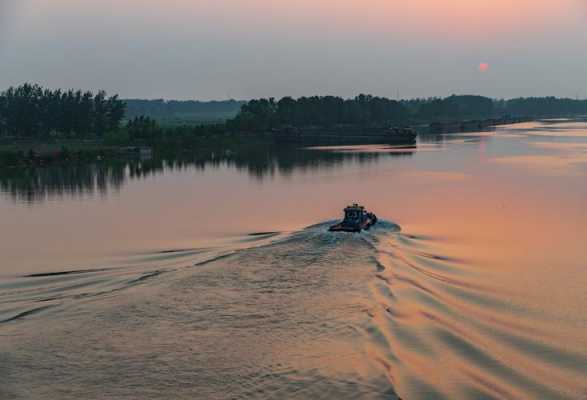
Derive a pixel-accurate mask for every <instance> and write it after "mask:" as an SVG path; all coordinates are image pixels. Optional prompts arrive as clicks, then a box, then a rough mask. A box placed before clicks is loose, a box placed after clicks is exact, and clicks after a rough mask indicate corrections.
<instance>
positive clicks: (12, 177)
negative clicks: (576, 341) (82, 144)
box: [0, 145, 415, 203]
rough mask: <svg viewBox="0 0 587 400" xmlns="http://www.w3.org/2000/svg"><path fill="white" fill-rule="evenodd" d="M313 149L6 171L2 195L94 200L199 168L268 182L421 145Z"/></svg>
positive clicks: (240, 150)
mask: <svg viewBox="0 0 587 400" xmlns="http://www.w3.org/2000/svg"><path fill="white" fill-rule="evenodd" d="M311 150H312V149H311V148H308V149H303V148H284V147H274V146H267V145H258V146H241V147H235V148H233V149H228V150H227V149H223V150H200V151H194V152H193V153H191V154H188V155H182V156H180V157H178V156H177V155H176V156H175V157H174V158H156V159H151V160H126V161H118V162H108V163H106V162H103V163H99V164H81V165H74V166H67V165H66V166H53V167H49V168H31V169H24V170H21V169H18V170H17V169H9V170H5V171H0V193H4V194H9V195H10V196H11V197H13V198H14V199H15V200H16V201H18V202H26V203H34V202H39V201H44V200H47V199H54V198H56V199H59V198H63V197H64V196H74V197H91V196H93V195H95V194H100V195H103V196H104V195H107V194H108V193H109V192H110V191H113V192H116V191H118V190H120V188H121V187H122V185H124V184H125V182H126V181H128V180H134V179H141V178H145V177H148V176H152V175H156V174H163V173H165V172H173V171H174V170H182V169H188V168H193V169H197V170H205V169H207V168H220V167H234V168H236V169H237V170H239V171H247V172H248V173H249V174H250V175H251V176H253V177H255V178H258V179H264V178H266V177H268V176H272V175H274V174H275V173H279V174H280V175H291V174H294V173H296V172H298V171H308V170H309V171H311V170H314V169H323V168H337V167H340V166H342V165H343V164H345V163H357V164H359V165H364V164H369V163H375V162H377V161H378V160H379V159H381V158H385V157H408V156H410V155H412V154H413V152H414V150H415V147H405V146H387V145H368V146H362V147H361V149H360V151H353V152H346V151H311Z"/></svg>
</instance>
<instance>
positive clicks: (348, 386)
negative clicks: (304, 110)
mask: <svg viewBox="0 0 587 400" xmlns="http://www.w3.org/2000/svg"><path fill="white" fill-rule="evenodd" d="M586 174H587V123H585V122H583V121H566V120H559V121H543V122H536V123H527V124H519V125H512V126H506V127H501V128H498V129H497V130H496V131H493V132H480V133H467V134H454V135H440V136H430V137H422V138H420V140H419V143H418V144H417V146H412V147H390V146H386V145H368V146H338V147H318V148H306V149H293V148H287V149H285V148H272V147H266V146H264V147H249V148H241V149H230V150H227V151H222V152H203V151H202V152H198V153H197V154H193V155H188V156H184V157H182V158H180V159H175V160H143V161H141V160H136V161H132V162H120V163H117V164H108V165H104V164H97V165H85V166H78V167H75V168H71V167H68V168H66V167H56V168H51V169H44V170H30V171H2V172H1V173H0V220H1V221H2V225H1V226H2V229H0V254H2V259H1V260H2V263H1V265H0V398H10V399H13V398H16V399H21V398H22V399H30V398H34V399H37V398H63V399H78V398H117V399H124V398H128V399H133V398H144V399H163V398H186V399H188V398H189V399H193V398H202V399H237V398H258V399H277V398H279V399H281V398H292V399H307V398H349V399H354V398H366V399H370V398H377V399H379V398H381V399H383V398H385V399H394V398H399V397H401V398H402V399H443V398H444V399H455V398H458V399H537V398H544V399H581V398H583V397H585V396H587V383H586V380H585V376H587V351H586V349H587V334H585V332H587V308H586V306H585V304H587V295H586V293H587V291H586V290H585V288H586V287H587V271H586V264H585V263H586V260H587V248H586V246H585V237H587V207H586V205H587V204H586V201H585V199H586V198H587V186H586V185H585V179H586V176H587V175H586ZM353 201H359V202H361V203H363V204H364V205H366V206H367V207H368V208H369V209H370V210H372V211H374V212H376V213H377V215H378V216H379V218H380V219H382V220H383V222H382V223H381V224H379V225H378V226H377V227H376V228H375V229H373V230H371V231H369V232H367V233H362V234H352V235H347V234H332V233H329V232H327V228H328V225H329V223H331V222H333V220H334V219H336V218H337V217H339V216H340V213H341V209H342V208H343V207H344V206H345V205H346V204H347V203H350V202H353Z"/></svg>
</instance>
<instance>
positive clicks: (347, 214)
mask: <svg viewBox="0 0 587 400" xmlns="http://www.w3.org/2000/svg"><path fill="white" fill-rule="evenodd" d="M364 218H365V207H363V206H360V205H358V204H357V203H355V204H353V205H351V206H348V207H347V208H345V209H344V222H345V223H353V224H356V223H359V222H361V221H362V220H363V219H364Z"/></svg>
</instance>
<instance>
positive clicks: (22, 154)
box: [0, 83, 587, 167]
mask: <svg viewBox="0 0 587 400" xmlns="http://www.w3.org/2000/svg"><path fill="white" fill-rule="evenodd" d="M198 112H200V113H201V114H200V115H214V116H216V117H218V118H217V119H213V118H212V119H211V120H210V121H207V122H208V123H196V122H192V123H189V121H190V118H187V119H186V121H188V122H185V123H179V124H177V123H174V124H166V123H165V121H169V119H170V116H173V115H182V113H183V115H195V114H197V113H198ZM190 113H191V114H190ZM581 114H587V100H573V99H559V98H554V97H544V98H518V99H512V100H493V99H490V98H487V97H482V96H456V95H453V96H450V97H447V98H443V99H441V98H429V99H413V100H402V101H396V100H391V99H387V98H383V97H376V96H370V95H364V94H361V95H359V96H356V97H355V98H352V99H343V98H340V97H335V96H313V97H301V98H299V99H294V98H292V97H284V98H282V99H281V100H278V101H276V100H275V99H273V98H269V99H257V100H251V101H249V102H237V101H226V102H209V103H205V102H189V101H188V102H179V101H172V102H165V101H163V100H155V101H147V100H126V101H125V100H122V99H120V98H119V97H118V96H117V95H114V96H108V95H107V94H106V93H105V92H104V91H100V92H98V93H95V94H94V93H92V92H90V91H81V90H61V89H57V90H50V89H45V88H43V87H41V86H39V85H35V84H28V83H27V84H24V85H21V86H19V87H15V88H14V87H11V88H9V89H7V90H5V91H3V92H1V93H0V167H1V166H15V165H22V164H42V163H48V162H55V161H59V162H70V161H74V160H78V161H86V160H96V159H103V158H107V157H118V156H120V154H127V153H129V152H130V153H132V151H133V149H137V148H138V147H140V146H148V147H150V148H155V149H156V150H157V151H158V152H169V153H172V152H174V151H177V150H178V149H183V150H185V149H190V148H194V147H224V148H225V147H227V146H231V145H239V144H243V143H247V144H251V143H256V142H268V141H271V140H272V133H273V132H275V131H276V130H279V129H283V128H284V127H295V128H305V127H313V128H316V127H318V128H321V127H324V128H328V127H338V128H340V129H344V128H345V127H348V128H349V129H351V128H357V127H359V128H384V127H391V126H398V125H401V126H414V125H422V124H430V123H432V122H438V121H442V122H451V121H463V120H468V119H489V118H496V117H503V116H506V115H508V116H532V117H535V118H543V117H561V116H576V115H581ZM192 121H193V119H192ZM200 122H202V120H200Z"/></svg>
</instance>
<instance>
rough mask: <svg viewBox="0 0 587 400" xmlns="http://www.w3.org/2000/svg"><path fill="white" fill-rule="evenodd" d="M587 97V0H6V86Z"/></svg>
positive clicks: (218, 95) (0, 59) (2, 62)
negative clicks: (37, 85) (30, 83)
mask: <svg viewBox="0 0 587 400" xmlns="http://www.w3.org/2000/svg"><path fill="white" fill-rule="evenodd" d="M23 82H35V83H39V84H41V85H43V86H47V87H51V88H83V89H91V90H98V89H104V90H106V91H107V92H108V93H112V94H114V93H117V94H120V95H121V96H122V97H124V98H167V99H200V100H209V99H226V98H236V99H251V98H257V97H277V98H279V97H282V96H286V95H291V96H294V97H298V96H310V95H326V94H329V95H338V96H343V97H352V96H355V95H356V94H359V93H369V94H373V95H379V96H386V97H391V98H396V97H398V96H399V97H401V98H414V97H431V96H448V95H451V94H481V95H486V96H491V97H496V98H511V97H517V96H544V95H555V96H565V97H573V98H574V97H577V96H579V97H581V98H587V0H410V1H407V0H295V1H285V0H100V1H96V0H0V89H4V88H6V87H9V86H12V85H19V84H21V83H23Z"/></svg>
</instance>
